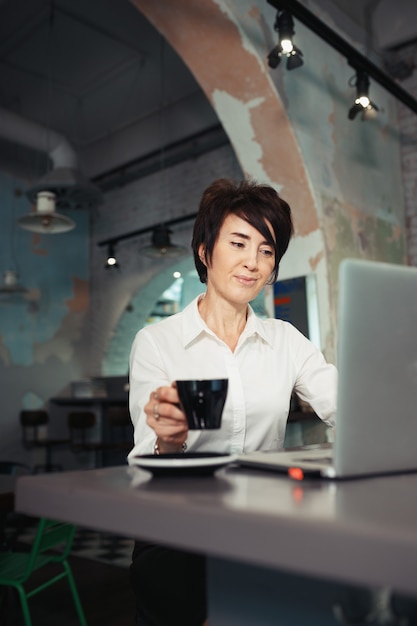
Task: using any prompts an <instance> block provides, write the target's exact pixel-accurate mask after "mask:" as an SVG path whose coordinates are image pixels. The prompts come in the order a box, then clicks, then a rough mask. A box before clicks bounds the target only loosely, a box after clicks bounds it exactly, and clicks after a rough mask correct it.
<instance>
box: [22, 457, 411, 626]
mask: <svg viewBox="0 0 417 626" xmlns="http://www.w3.org/2000/svg"><path fill="white" fill-rule="evenodd" d="M16 510H17V511H20V512H24V513H27V514H30V515H35V516H42V515H45V516H48V517H52V518H58V519H63V520H68V521H70V522H74V523H76V524H79V525H81V526H87V527H92V528H96V529H98V530H104V531H109V532H114V533H118V534H124V535H126V536H129V537H133V538H142V539H148V540H152V541H157V542H161V543H165V544H167V545H172V546H177V547H182V548H186V549H189V550H197V551H199V552H204V553H206V554H207V555H208V556H209V592H210V594H209V597H210V626H232V625H234V624H236V625H238V624H239V626H243V625H245V624H247V625H248V626H249V625H250V626H260V625H261V624H262V625H264V624H265V625H266V624H268V625H269V624H271V625H272V624H274V625H277V624H282V625H285V626H290V625H291V626H292V625H293V624H294V626H300V625H301V624H302V622H300V619H305V612H306V610H307V607H308V624H317V626H327V625H329V626H330V625H333V624H336V623H337V622H336V621H335V619H334V617H333V614H332V605H334V604H335V603H337V602H338V601H339V600H340V598H341V597H342V598H343V597H344V595H345V589H346V584H348V585H358V586H367V587H371V588H381V587H387V588H389V589H392V590H394V591H397V592H402V593H405V594H408V595H411V596H415V597H417V475H416V474H413V475H412V474H410V475H402V476H393V477H383V478H373V479H365V480H352V481H346V482H340V483H337V484H336V483H330V482H323V481H306V482H303V483H300V482H293V481H291V480H289V479H287V478H285V477H281V476H278V475H275V474H267V473H263V472H258V471H256V470H243V469H237V468H236V469H235V468H228V469H222V470H220V471H218V472H217V474H216V476H215V477H212V478H156V479H152V478H151V477H150V475H149V474H148V473H147V472H145V471H143V470H139V469H136V468H126V467H117V468H106V469H99V470H88V471H81V472H78V471H77V472H66V473H57V474H43V475H37V476H29V477H24V478H20V479H19V480H18V484H17V490H16ZM300 611H301V614H300ZM303 615H304V618H303ZM254 620H255V621H254Z"/></svg>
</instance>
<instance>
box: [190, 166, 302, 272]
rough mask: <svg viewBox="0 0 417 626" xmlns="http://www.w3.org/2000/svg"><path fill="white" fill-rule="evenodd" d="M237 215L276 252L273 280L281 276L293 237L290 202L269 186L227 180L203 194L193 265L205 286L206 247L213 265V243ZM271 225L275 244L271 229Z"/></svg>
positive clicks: (216, 183)
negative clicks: (202, 254)
mask: <svg viewBox="0 0 417 626" xmlns="http://www.w3.org/2000/svg"><path fill="white" fill-rule="evenodd" d="M231 214H232V215H236V216H237V217H240V218H241V219H243V220H245V221H246V222H248V224H250V225H251V226H253V227H254V228H256V230H257V231H259V232H260V233H261V234H262V235H263V236H264V237H265V240H266V241H267V242H268V243H269V244H270V245H271V246H272V247H273V248H274V250H275V265H274V270H273V272H272V276H271V278H270V281H269V282H270V283H271V284H272V283H274V282H275V281H276V279H277V277H278V270H279V263H280V261H281V259H282V257H283V255H284V253H285V251H286V250H287V248H288V244H289V242H290V239H291V236H292V234H293V232H294V231H293V223H292V218H291V209H290V207H289V205H288V204H287V202H285V200H283V199H282V198H281V197H280V196H279V195H278V193H277V192H276V191H275V189H273V187H270V186H269V185H261V184H257V183H256V182H255V181H249V180H243V181H241V182H239V183H235V182H233V181H232V180H228V179H226V178H219V179H218V180H215V181H214V182H213V183H211V185H209V187H207V189H206V190H205V191H204V192H203V196H202V198H201V202H200V208H199V211H198V213H197V217H196V219H195V222H194V230H193V239H192V244H191V245H192V249H193V254H194V263H195V266H196V269H197V272H198V275H199V277H200V281H201V282H202V283H206V282H207V268H206V266H205V265H204V263H203V262H202V261H201V259H200V256H199V250H198V249H199V247H200V245H201V244H203V246H204V249H205V258H206V260H207V262H208V263H209V264H210V263H211V261H212V257H213V248H214V244H215V243H216V241H217V238H218V236H219V232H220V229H221V227H222V224H223V222H224V220H225V218H226V217H227V216H228V215H231ZM267 221H268V222H269V223H270V224H271V226H272V230H273V232H274V235H275V241H274V239H273V237H272V235H271V232H270V230H269V228H268V224H267Z"/></svg>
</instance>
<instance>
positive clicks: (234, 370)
mask: <svg viewBox="0 0 417 626" xmlns="http://www.w3.org/2000/svg"><path fill="white" fill-rule="evenodd" d="M198 299H199V298H196V299H195V300H194V301H193V302H191V303H190V304H189V305H188V306H187V307H186V308H185V309H184V311H181V312H180V313H177V314H176V315H173V316H171V317H169V318H167V319H166V320H163V321H161V322H159V323H157V324H154V325H151V326H147V327H145V328H143V329H142V330H140V331H139V332H138V333H137V335H136V337H135V340H134V342H133V346H132V350H131V355H130V401H129V402H130V414H131V417H132V421H133V425H134V448H133V450H132V451H131V452H130V454H129V458H131V457H132V456H134V455H137V454H149V453H152V451H153V447H154V444H155V440H156V436H155V432H154V431H153V430H152V429H151V428H150V427H149V426H148V425H147V424H146V414H145V413H144V411H143V407H144V406H145V404H146V403H147V402H148V400H149V397H150V394H151V393H152V392H153V391H154V390H155V389H156V388H157V387H160V386H166V385H171V383H172V381H174V380H180V379H195V378H200V379H204V378H228V379H229V387H228V395H227V399H226V404H225V407H224V411H223V417H222V425H221V428H220V429H219V430H209V431H189V433H188V439H187V446H188V450H192V451H201V452H222V453H230V454H235V453H241V452H251V451H253V450H274V449H278V448H281V447H282V446H283V443H284V436H285V428H286V423H287V418H288V412H289V405H290V400H291V394H292V392H293V390H294V391H295V392H296V393H297V395H298V396H299V397H300V398H301V399H302V400H305V401H307V402H308V403H309V404H310V405H311V406H312V407H313V409H314V410H315V412H316V413H317V414H318V415H319V417H320V418H321V419H322V420H323V421H325V422H326V423H327V424H328V425H330V426H334V416H335V412H336V390H337V372H336V368H335V367H334V365H331V364H329V363H327V362H326V361H325V359H324V356H323V355H322V353H321V352H320V351H319V350H318V349H317V348H316V347H315V346H314V345H313V344H312V343H311V342H310V341H309V340H308V339H307V338H306V337H304V335H303V334H302V333H300V332H299V331H298V330H297V329H296V328H295V327H294V326H292V325H291V324H290V323H289V322H284V321H282V320H277V319H266V320H262V319H260V318H258V317H257V316H256V315H255V314H254V312H253V310H252V309H251V307H249V314H248V319H247V323H246V326H245V329H244V331H243V333H242V334H241V336H240V338H239V341H238V344H237V346H236V348H235V351H234V352H232V351H231V350H230V348H229V347H228V346H227V345H226V344H225V343H224V342H223V341H222V340H221V339H219V338H218V337H217V336H216V335H215V334H214V333H213V332H212V331H211V330H210V329H209V328H208V326H207V325H206V324H205V322H204V321H203V319H202V318H201V316H200V314H199V311H198Z"/></svg>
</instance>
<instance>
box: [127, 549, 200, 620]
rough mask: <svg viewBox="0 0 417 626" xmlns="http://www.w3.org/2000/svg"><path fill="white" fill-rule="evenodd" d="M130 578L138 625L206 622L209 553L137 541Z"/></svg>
mask: <svg viewBox="0 0 417 626" xmlns="http://www.w3.org/2000/svg"><path fill="white" fill-rule="evenodd" d="M130 582H131V585H132V588H133V592H134V594H135V597H136V621H135V625H136V626H202V625H203V623H204V620H205V619H206V617H207V601H206V560H205V557H203V556H201V555H198V554H192V553H190V552H183V551H181V550H174V549H172V548H166V547H163V546H158V545H155V544H149V543H144V542H141V541H137V542H136V543H135V547H134V550H133V557H132V564H131V566H130Z"/></svg>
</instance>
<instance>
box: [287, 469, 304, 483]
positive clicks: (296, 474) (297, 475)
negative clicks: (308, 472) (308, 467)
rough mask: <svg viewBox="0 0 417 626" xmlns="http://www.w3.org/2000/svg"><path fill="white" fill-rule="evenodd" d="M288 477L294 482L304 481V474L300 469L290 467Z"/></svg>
mask: <svg viewBox="0 0 417 626" xmlns="http://www.w3.org/2000/svg"><path fill="white" fill-rule="evenodd" d="M288 476H289V477H290V478H293V479H294V480H303V479H304V472H303V470H302V469H301V468H300V467H290V469H289V470H288Z"/></svg>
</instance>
